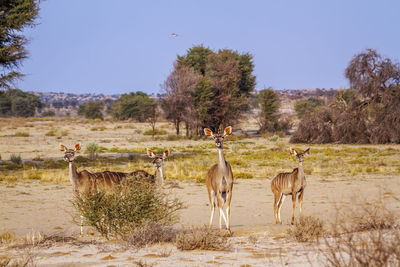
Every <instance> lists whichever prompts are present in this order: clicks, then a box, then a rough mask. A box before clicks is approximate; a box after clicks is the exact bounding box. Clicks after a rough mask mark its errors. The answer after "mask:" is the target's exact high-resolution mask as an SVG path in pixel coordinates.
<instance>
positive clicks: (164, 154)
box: [163, 150, 169, 159]
mask: <svg viewBox="0 0 400 267" xmlns="http://www.w3.org/2000/svg"><path fill="white" fill-rule="evenodd" d="M168 155H169V150H165V151H164V153H163V159H165V158H166V157H168Z"/></svg>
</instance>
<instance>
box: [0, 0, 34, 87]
mask: <svg viewBox="0 0 400 267" xmlns="http://www.w3.org/2000/svg"><path fill="white" fill-rule="evenodd" d="M38 11H39V5H38V3H37V1H34V0H2V1H0V69H1V71H0V88H3V89H10V88H11V87H12V85H13V82H14V81H15V79H18V78H21V77H22V76H23V74H21V73H20V72H18V71H17V70H16V69H18V68H19V67H20V66H21V62H22V60H23V59H25V58H26V57H27V54H28V52H27V51H26V49H25V45H26V44H27V43H28V40H27V38H26V37H25V36H23V35H22V34H21V33H22V31H23V30H24V29H25V28H27V27H32V26H34V20H35V19H36V17H37V15H38Z"/></svg>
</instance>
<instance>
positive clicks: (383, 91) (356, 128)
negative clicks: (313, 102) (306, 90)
mask: <svg viewBox="0 0 400 267" xmlns="http://www.w3.org/2000/svg"><path fill="white" fill-rule="evenodd" d="M345 74H346V77H347V78H348V79H349V81H350V85H351V87H352V90H346V91H339V92H338V93H337V95H336V97H335V101H334V102H333V103H331V104H330V106H329V108H326V109H324V113H321V112H320V109H318V108H317V109H316V110H315V112H313V113H311V114H310V116H304V117H303V118H302V120H301V122H300V124H299V128H298V130H297V131H296V133H295V134H294V135H293V137H292V139H291V141H292V142H313V143H320V142H322V143H326V142H338V143H388V142H400V67H399V64H398V63H393V62H392V60H391V59H389V58H383V57H382V56H381V55H379V54H378V53H377V52H376V51H375V50H373V49H367V50H366V51H365V52H362V53H359V54H357V55H355V56H354V57H353V58H352V59H351V61H350V63H349V65H348V67H347V68H346V72H345ZM321 114H322V115H325V116H321ZM316 127H317V128H316ZM318 127H319V128H318ZM321 129H323V130H324V131H321ZM322 134H323V135H324V136H322Z"/></svg>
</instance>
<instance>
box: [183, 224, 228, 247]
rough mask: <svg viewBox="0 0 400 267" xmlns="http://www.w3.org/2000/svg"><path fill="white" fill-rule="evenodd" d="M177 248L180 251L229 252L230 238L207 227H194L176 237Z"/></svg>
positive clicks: (184, 230)
mask: <svg viewBox="0 0 400 267" xmlns="http://www.w3.org/2000/svg"><path fill="white" fill-rule="evenodd" d="M175 246H176V247H177V248H178V249H180V250H194V249H201V250H227V249H228V248H229V247H230V244H229V242H228V237H227V236H226V235H223V234H221V233H219V232H218V231H214V230H212V229H209V228H208V227H206V226H203V227H197V228H196V227H192V228H190V229H188V230H186V229H183V232H181V233H178V234H177V235H176V241H175Z"/></svg>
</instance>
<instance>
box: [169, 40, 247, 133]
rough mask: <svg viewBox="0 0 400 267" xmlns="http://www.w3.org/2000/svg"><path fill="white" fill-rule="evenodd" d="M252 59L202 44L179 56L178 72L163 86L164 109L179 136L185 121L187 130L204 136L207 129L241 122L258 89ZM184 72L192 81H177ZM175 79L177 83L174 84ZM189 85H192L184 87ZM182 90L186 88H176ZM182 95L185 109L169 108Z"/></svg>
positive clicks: (228, 50)
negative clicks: (203, 132) (189, 129)
mask: <svg viewBox="0 0 400 267" xmlns="http://www.w3.org/2000/svg"><path fill="white" fill-rule="evenodd" d="M252 60H253V57H252V56H251V55H250V54H248V53H244V54H240V53H238V52H237V51H233V50H230V49H221V50H218V51H212V50H211V49H209V48H206V47H204V46H202V45H200V46H194V47H192V48H190V49H189V50H188V51H187V53H186V55H184V56H178V59H177V64H176V65H175V66H174V70H173V71H172V72H171V74H170V76H169V77H168V78H167V80H166V82H165V83H164V85H163V89H164V91H165V93H166V97H165V98H164V100H163V108H164V110H165V111H166V113H167V114H169V116H168V117H169V118H170V119H171V120H173V121H174V123H175V125H176V127H177V133H179V124H180V122H185V125H186V128H187V129H188V128H191V129H192V130H193V132H194V133H197V134H201V133H202V131H201V128H203V127H209V128H211V129H212V130H214V131H217V130H218V129H219V128H220V127H223V126H226V125H231V124H235V123H237V122H238V120H239V119H240V117H241V115H242V114H243V112H245V111H246V110H248V109H249V101H248V99H249V96H250V93H251V92H252V91H253V90H254V87H255V76H254V75H253V69H254V64H253V61H252ZM182 72H186V73H187V74H188V75H189V73H190V77H191V79H189V80H190V82H189V81H188V80H187V79H186V80H185V79H181V78H179V79H178V78H177V76H179V75H181V73H182ZM171 80H176V82H175V83H171ZM187 82H189V83H190V86H188V85H187V84H186V85H184V84H185V83H187ZM178 87H181V88H182V89H180V90H177V89H174V88H178ZM182 90H183V91H184V92H182ZM182 96H184V99H185V100H186V101H184V102H185V103H184V108H180V109H179V108H178V110H175V111H174V110H173V109H169V110H166V109H165V108H166V107H171V106H174V103H175V102H177V101H178V99H180V98H182ZM178 102H179V101H178ZM175 106H176V107H178V105H175ZM182 110H183V111H182ZM179 113H181V114H184V115H185V116H180V115H178V114H179ZM177 118H179V119H177Z"/></svg>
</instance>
